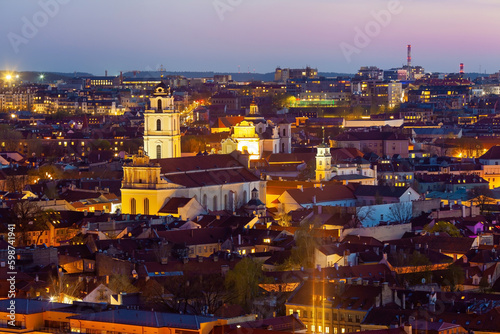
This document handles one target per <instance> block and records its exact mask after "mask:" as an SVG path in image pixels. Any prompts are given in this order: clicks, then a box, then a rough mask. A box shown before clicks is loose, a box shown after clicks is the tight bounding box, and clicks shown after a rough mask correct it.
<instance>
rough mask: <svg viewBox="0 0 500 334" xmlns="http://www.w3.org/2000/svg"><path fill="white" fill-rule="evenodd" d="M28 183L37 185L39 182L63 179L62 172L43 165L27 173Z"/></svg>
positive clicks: (51, 166)
mask: <svg viewBox="0 0 500 334" xmlns="http://www.w3.org/2000/svg"><path fill="white" fill-rule="evenodd" d="M28 175H29V177H30V182H32V183H37V182H38V181H39V180H59V179H61V178H62V177H63V172H62V171H61V170H60V169H59V168H57V167H56V166H54V165H51V164H45V165H43V166H40V167H39V168H38V169H32V170H30V171H29V172H28Z"/></svg>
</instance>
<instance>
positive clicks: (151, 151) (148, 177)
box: [121, 84, 266, 215]
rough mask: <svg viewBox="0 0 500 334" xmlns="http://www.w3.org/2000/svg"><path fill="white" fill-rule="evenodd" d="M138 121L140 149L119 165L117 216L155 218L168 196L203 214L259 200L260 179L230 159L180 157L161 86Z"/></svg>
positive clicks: (174, 118) (176, 126)
mask: <svg viewBox="0 0 500 334" xmlns="http://www.w3.org/2000/svg"><path fill="white" fill-rule="evenodd" d="M144 122H145V126H144V149H142V148H141V149H140V150H139V153H138V154H137V155H135V156H134V157H133V161H132V162H131V163H128V164H125V165H124V166H123V180H122V187H121V195H122V212H123V213H125V214H145V215H156V214H158V213H161V211H162V208H163V207H164V206H165V205H166V204H167V203H168V201H169V200H170V199H172V198H194V199H195V200H196V201H197V202H198V203H200V204H201V205H202V206H203V208H204V209H205V210H207V211H218V210H228V211H231V212H234V211H235V210H236V209H238V208H241V207H243V206H245V205H246V204H248V202H249V201H250V200H252V199H253V200H255V199H256V198H257V199H260V200H261V201H262V202H265V198H266V181H263V180H261V179H260V178H259V177H257V176H256V175H254V174H252V173H251V172H250V171H249V170H248V169H247V168H246V166H244V165H243V164H241V163H240V162H239V161H238V160H237V159H236V158H235V157H233V155H229V154H220V155H217V154H215V155H206V156H203V155H201V156H195V157H180V155H181V154H180V149H181V145H180V123H179V113H176V112H174V110H173V99H172V97H171V95H170V91H169V89H168V88H167V87H166V86H165V85H163V84H160V85H159V86H158V87H156V89H155V93H154V95H153V97H152V98H151V108H150V109H149V110H148V111H147V112H145V114H144ZM251 197H252V198H251Z"/></svg>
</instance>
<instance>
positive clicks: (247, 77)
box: [123, 71, 353, 81]
mask: <svg viewBox="0 0 500 334" xmlns="http://www.w3.org/2000/svg"><path fill="white" fill-rule="evenodd" d="M161 75H164V76H176V75H179V76H183V77H186V78H211V77H213V76H214V75H231V77H232V78H233V80H234V81H273V80H274V72H270V73H231V72H211V71H210V72H189V71H182V72H159V71H144V72H136V73H135V74H134V72H125V73H123V76H124V77H127V78H133V77H136V78H159V77H160V76H161ZM319 76H324V77H337V76H348V77H352V76H353V74H349V73H335V72H320V73H319Z"/></svg>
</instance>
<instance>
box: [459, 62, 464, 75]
mask: <svg viewBox="0 0 500 334" xmlns="http://www.w3.org/2000/svg"><path fill="white" fill-rule="evenodd" d="M460 74H464V63H460Z"/></svg>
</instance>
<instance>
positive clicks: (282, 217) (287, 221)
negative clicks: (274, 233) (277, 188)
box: [276, 210, 292, 227]
mask: <svg viewBox="0 0 500 334" xmlns="http://www.w3.org/2000/svg"><path fill="white" fill-rule="evenodd" d="M276 220H277V221H278V224H279V225H280V226H283V227H289V226H291V225H292V216H290V215H289V214H288V213H286V212H285V211H284V210H280V212H279V213H278V215H277V216H276Z"/></svg>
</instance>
